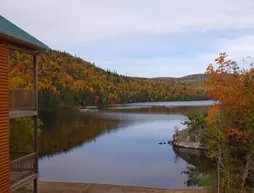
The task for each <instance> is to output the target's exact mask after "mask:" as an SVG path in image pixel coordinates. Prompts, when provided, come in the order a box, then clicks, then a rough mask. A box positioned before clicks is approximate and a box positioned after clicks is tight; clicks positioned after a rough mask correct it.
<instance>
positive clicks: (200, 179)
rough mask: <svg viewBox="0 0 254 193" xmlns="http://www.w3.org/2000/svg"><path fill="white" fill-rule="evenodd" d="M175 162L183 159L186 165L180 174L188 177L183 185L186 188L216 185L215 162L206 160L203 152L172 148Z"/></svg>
mask: <svg viewBox="0 0 254 193" xmlns="http://www.w3.org/2000/svg"><path fill="white" fill-rule="evenodd" d="M173 150H174V152H175V154H176V160H179V158H180V159H183V160H185V161H186V162H187V163H188V165H187V166H186V168H185V169H184V170H183V171H182V172H181V174H183V175H186V176H187V177H188V179H187V181H185V182H184V183H185V184H186V185H187V186H188V187H193V186H198V187H199V186H211V185H212V184H214V185H215V184H216V178H215V177H216V173H215V171H216V162H213V161H212V160H210V159H208V158H207V156H206V152H205V151H199V150H192V149H184V148H173Z"/></svg>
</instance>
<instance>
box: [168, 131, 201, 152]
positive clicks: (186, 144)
mask: <svg viewBox="0 0 254 193" xmlns="http://www.w3.org/2000/svg"><path fill="white" fill-rule="evenodd" d="M172 145H173V146H176V147H182V148H189V149H201V150H204V149H205V148H204V147H203V146H202V145H201V143H200V141H199V140H198V137H197V136H195V135H194V134H191V133H190V132H189V130H188V129H184V130H181V131H177V132H176V133H175V134H174V135H173V141H172Z"/></svg>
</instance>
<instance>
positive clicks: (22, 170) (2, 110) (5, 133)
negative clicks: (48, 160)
mask: <svg viewBox="0 0 254 193" xmlns="http://www.w3.org/2000/svg"><path fill="white" fill-rule="evenodd" d="M10 49H12V50H17V51H21V52H25V53H27V54H31V55H32V56H33V88H32V89H10V88H9V84H8V82H9V80H8V57H9V54H8V53H9V50H10ZM47 49H49V48H48V46H46V45H45V44H43V43H42V42H40V41H39V40H37V39H36V38H34V37H33V36H31V35H30V34H28V33H27V32H25V31H24V30H22V29H21V28H19V27H18V26H16V25H15V24H13V23H12V22H10V21H8V20H7V19H6V18H4V17H3V16H1V15H0V192H1V193H9V192H11V191H13V190H15V189H17V188H18V187H20V186H22V185H24V184H25V183H28V182H29V181H31V182H33V189H34V192H38V86H37V85H38V70H37V69H38V66H37V63H38V55H39V54H40V53H42V52H44V51H46V50H47ZM19 117H31V118H32V119H33V125H34V133H33V151H32V152H29V153H26V154H20V155H19V156H11V154H10V142H9V136H10V128H9V121H10V119H14V118H19Z"/></svg>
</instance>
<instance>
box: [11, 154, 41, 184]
mask: <svg viewBox="0 0 254 193" xmlns="http://www.w3.org/2000/svg"><path fill="white" fill-rule="evenodd" d="M15 156H16V155H15ZM15 156H14V157H15ZM14 157H13V156H12V155H11V158H10V159H11V160H12V159H13V158H14ZM10 171H11V185H13V184H16V183H19V181H22V180H24V179H26V178H28V177H30V176H32V175H35V174H36V153H31V154H28V155H25V156H23V157H20V158H18V159H15V160H14V161H11V163H10Z"/></svg>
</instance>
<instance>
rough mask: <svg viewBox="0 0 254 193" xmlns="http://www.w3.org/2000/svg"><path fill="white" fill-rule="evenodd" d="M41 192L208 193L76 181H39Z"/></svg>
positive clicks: (25, 190) (25, 191)
mask: <svg viewBox="0 0 254 193" xmlns="http://www.w3.org/2000/svg"><path fill="white" fill-rule="evenodd" d="M32 187H33V184H32V183H31V184H28V185H27V186H25V187H22V188H20V189H18V190H16V191H15V193H17V192H19V193H32V190H33V189H32ZM39 192H40V193H47V192H50V193H82V192H84V193H207V192H208V191H207V190H205V189H203V188H172V189H164V188H150V187H142V186H126V185H110V184H95V183H75V182H46V181H40V182H39Z"/></svg>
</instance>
